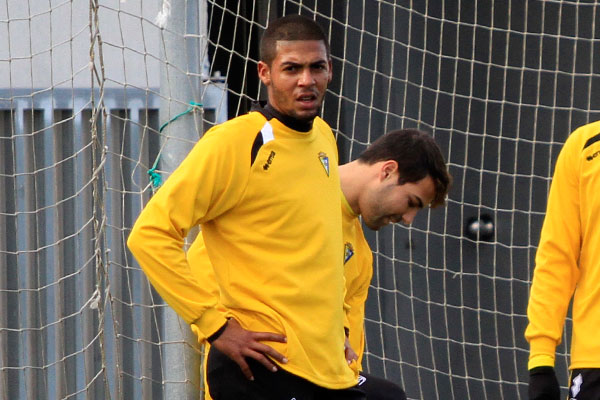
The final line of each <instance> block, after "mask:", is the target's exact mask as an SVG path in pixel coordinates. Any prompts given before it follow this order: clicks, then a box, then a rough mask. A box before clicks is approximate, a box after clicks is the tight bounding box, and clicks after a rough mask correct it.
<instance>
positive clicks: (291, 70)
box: [258, 40, 331, 121]
mask: <svg viewBox="0 0 600 400" xmlns="http://www.w3.org/2000/svg"><path fill="white" fill-rule="evenodd" d="M258 76H259V78H260V80H261V81H262V82H263V84H264V85H265V86H266V87H267V92H268V94H269V103H270V104H271V105H272V106H273V108H275V109H276V110H277V111H279V112H280V113H282V114H284V115H288V116H291V117H294V118H297V119H300V120H304V121H310V120H312V119H313V118H315V117H316V116H317V115H318V114H319V111H320V109H321V103H322V102H323V97H324V96H325V90H326V89H327V85H328V84H329V82H330V81H331V61H330V60H329V59H328V57H327V50H326V48H325V44H324V43H323V42H322V41H320V40H293V41H287V40H280V41H278V42H277V44H276V56H275V59H273V62H272V63H271V65H270V66H269V65H267V64H266V63H264V62H262V61H261V62H259V63H258Z"/></svg>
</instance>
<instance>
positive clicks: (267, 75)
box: [256, 61, 271, 86]
mask: <svg viewBox="0 0 600 400" xmlns="http://www.w3.org/2000/svg"><path fill="white" fill-rule="evenodd" d="M256 68H257V70H258V77H259V78H260V80H261V82H262V83H263V85H265V86H269V85H270V84H271V69H270V68H269V66H268V65H267V63H266V62H264V61H259V62H258V65H257V67H256Z"/></svg>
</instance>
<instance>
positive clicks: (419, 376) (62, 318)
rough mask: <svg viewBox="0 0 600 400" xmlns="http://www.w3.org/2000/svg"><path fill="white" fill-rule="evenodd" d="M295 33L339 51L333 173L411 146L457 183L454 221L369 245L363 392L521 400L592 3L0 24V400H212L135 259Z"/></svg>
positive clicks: (270, 10) (589, 60) (380, 6)
mask: <svg viewBox="0 0 600 400" xmlns="http://www.w3.org/2000/svg"><path fill="white" fill-rule="evenodd" d="M293 13H302V14H304V15H308V16H310V17H313V18H315V19H316V20H317V21H318V22H319V23H320V24H321V26H322V27H323V28H324V29H325V31H326V32H327V33H328V34H329V37H330V41H331V53H332V60H333V73H334V78H333V81H332V84H331V85H330V88H329V89H328V92H327V95H326V98H325V105H324V108H323V114H322V115H323V118H324V119H325V120H326V121H327V122H328V123H329V124H330V125H331V126H332V128H333V130H334V132H335V133H336V135H337V141H338V145H339V151H340V161H341V162H347V161H349V160H352V159H355V158H356V157H357V156H358V155H359V154H360V153H361V151H362V150H364V149H365V148H366V146H367V145H368V144H369V143H371V142H372V141H373V140H374V139H376V138H378V137H379V136H381V135H382V134H383V133H385V132H387V131H390V130H393V129H398V128H413V127H414V128H420V129H423V130H426V131H429V132H431V133H432V134H433V136H434V137H435V139H436V140H437V142H438V143H439V144H440V146H441V147H442V149H443V150H444V153H445V157H446V159H447V161H448V163H449V167H450V172H451V174H452V175H453V178H454V185H453V187H452V189H451V192H450V194H449V198H448V204H447V207H445V208H439V209H432V210H428V211H425V212H423V213H422V214H421V215H419V216H418V217H417V219H416V220H415V222H414V223H413V225H412V226H411V227H404V226H401V225H393V226H389V227H386V228H384V229H382V230H381V231H379V232H372V231H369V230H367V229H366V230H365V232H366V234H367V238H368V240H369V242H370V244H371V247H372V250H373V252H374V266H373V267H374V276H373V281H372V286H371V288H370V293H369V298H368V301H367V311H366V321H365V324H366V333H367V347H366V355H365V358H364V362H363V366H364V369H365V370H366V371H368V372H370V373H371V374H374V375H378V376H381V377H385V378H388V379H390V380H393V381H395V382H397V383H399V384H400V385H401V386H402V387H403V388H404V389H405V390H406V393H407V395H408V397H409V398H410V399H425V400H430V399H440V400H446V399H473V400H475V399H477V400H480V399H490V400H491V399H526V398H527V396H526V392H527V379H528V373H527V355H528V347H527V343H526V342H525V339H524V337H523V333H524V330H525V326H526V315H525V312H526V306H527V297H528V291H529V285H530V279H531V276H532V272H533V266H534V264H533V259H534V255H535V251H536V246H537V243H538V237H539V233H540V229H541V224H542V221H543V217H544V210H545V204H546V196H547V193H548V188H549V184H550V177H551V174H552V171H553V165H554V162H555V160H556V157H557V155H558V151H559V150H560V148H561V145H562V143H563V142H564V140H565V139H566V137H567V136H568V134H569V133H570V132H571V131H572V130H573V129H574V128H576V127H578V126H580V125H583V124H585V123H587V122H589V121H593V120H596V119H598V118H599V117H600V97H599V96H598V95H597V93H598V90H600V69H599V68H600V67H599V66H600V60H599V59H598V57H599V56H600V38H599V36H598V32H599V31H598V29H599V28H598V27H599V26H600V7H599V6H598V5H596V4H595V3H594V2H582V1H558V0H557V1H553V0H546V1H517V0H508V1H494V0H477V1H465V0H454V1H431V0H429V1H427V0H423V1H414V0H404V1H401V0H396V1H391V0H390V1H385V0H352V1H350V0H335V1H333V0H331V1H318V2H317V1H316V0H312V1H304V0H296V1H293V0H277V1H275V0H254V1H227V0H219V1H216V0H215V1H211V0H171V1H168V0H154V1H142V0H88V1H84V0H70V1H69V0H44V1H41V0H0V185H1V186H0V398H3V399H4V398H6V399H28V400H29V399H31V400H34V399H35V400H37V399H106V398H114V399H151V398H156V399H162V398H167V399H170V398H190V399H192V398H193V399H199V398H202V394H203V383H202V382H201V379H200V377H199V372H200V370H199V365H200V358H201V355H202V350H201V348H199V347H198V346H197V345H196V343H195V340H194V338H193V337H192V336H191V334H190V332H189V330H188V328H187V326H185V324H183V323H182V322H181V320H179V319H178V318H177V317H176V316H175V315H174V314H173V312H172V311H171V310H170V309H169V308H168V306H166V305H165V304H164V303H163V302H162V300H161V299H160V297H159V296H158V295H157V294H156V293H155V292H154V291H153V290H152V288H151V287H150V285H149V284H148V282H147V280H146V278H145V276H144V274H143V272H142V271H141V270H140V268H139V266H138V265H137V263H136V262H135V260H134V259H133V257H132V256H131V255H130V254H129V253H128V251H127V249H126V246H125V242H126V239H127V235H128V233H129V230H130V229H131V226H132V225H133V222H134V221H135V219H136V217H137V215H138V213H139V212H140V210H141V208H142V207H143V205H144V204H145V202H146V201H147V200H148V199H149V198H150V196H151V195H152V192H153V190H154V189H155V188H156V187H158V186H159V185H160V183H161V182H162V181H163V180H164V179H166V178H167V177H168V174H169V172H170V171H172V170H173V168H174V167H175V166H176V165H177V164H178V162H179V161H180V160H181V159H182V158H183V157H184V155H185V154H186V152H187V151H188V150H189V149H190V148H191V146H192V145H193V143H194V142H195V141H196V140H198V138H199V137H200V136H201V135H202V132H204V131H205V130H206V129H207V128H208V127H210V126H211V125H213V124H215V123H219V122H223V121H225V120H227V119H228V118H231V117H233V116H236V115H239V114H241V113H244V112H246V111H248V110H249V108H250V103H251V101H252V100H255V99H257V98H259V97H261V94H264V93H262V89H261V87H260V85H259V82H258V79H257V77H256V65H257V61H258V60H257V57H258V40H259V38H260V35H261V33H262V32H263V30H264V28H265V27H266V25H267V21H268V20H269V19H271V18H274V17H277V16H281V15H285V14H293ZM597 17H598V18H597ZM477 223H479V226H480V227H481V229H480V230H479V233H480V234H479V236H477V235H476V234H475V235H474V234H473V232H474V231H473V230H470V229H469V227H471V228H473V227H474V226H476V225H477ZM487 228H490V229H487ZM486 229H487V230H486ZM569 330H570V320H567V324H566V326H565V333H568V332H569ZM567 339H568V335H565V340H564V341H563V343H562V344H561V345H560V347H559V348H558V354H557V372H558V374H559V377H560V378H559V379H560V381H561V383H563V385H564V384H565V383H566V377H567V365H568V345H569V343H568V340H567ZM563 390H564V388H563ZM565 394H566V391H565Z"/></svg>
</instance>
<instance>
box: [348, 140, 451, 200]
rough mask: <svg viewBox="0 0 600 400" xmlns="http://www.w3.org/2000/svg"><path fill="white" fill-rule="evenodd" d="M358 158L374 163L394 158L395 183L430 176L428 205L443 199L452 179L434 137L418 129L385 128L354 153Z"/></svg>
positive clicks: (367, 162) (361, 160) (413, 180)
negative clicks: (432, 188)
mask: <svg viewBox="0 0 600 400" xmlns="http://www.w3.org/2000/svg"><path fill="white" fill-rule="evenodd" d="M358 160H359V161H360V162H363V163H366V164H374V163H376V162H379V161H387V160H394V161H396V162H397V163H398V173H399V175H400V179H399V181H398V184H400V185H402V184H404V183H408V182H417V181H420V180H421V179H423V178H425V177H426V176H427V175H429V176H431V178H432V179H433V182H434V183H435V192H436V193H435V197H434V199H433V201H432V202H431V206H432V207H437V206H439V205H443V204H444V203H445V199H446V195H447V194H448V190H449V189H450V185H451V183H452V177H451V176H450V174H449V173H448V168H447V166H446V162H445V161H444V156H443V155H442V151H441V150H440V148H439V146H438V145H437V143H436V142H435V140H434V139H433V138H432V137H431V136H430V135H429V134H428V133H426V132H423V131H420V130H418V129H401V130H396V131H392V132H389V133H387V134H385V135H383V136H381V137H380V138H378V139H377V140H375V141H374V142H373V143H371V145H370V146H369V147H368V148H367V149H366V150H365V151H364V152H363V153H362V154H361V155H360V157H358Z"/></svg>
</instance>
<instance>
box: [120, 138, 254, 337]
mask: <svg viewBox="0 0 600 400" xmlns="http://www.w3.org/2000/svg"><path fill="white" fill-rule="evenodd" d="M215 138H216V136H215V135H212V136H211V135H209V134H207V136H205V137H204V138H203V139H202V140H200V141H199V142H198V143H197V144H196V145H195V146H194V148H193V149H192V151H191V152H190V154H189V155H188V156H187V157H186V159H185V160H184V161H183V162H182V163H181V165H180V166H179V167H178V168H177V169H176V170H175V171H174V172H173V174H172V175H171V176H170V177H169V178H168V179H167V180H166V182H165V184H164V185H163V186H162V187H161V188H160V189H159V190H158V191H157V192H156V194H155V195H154V196H153V197H152V198H151V199H150V201H149V202H148V204H147V205H146V207H145V208H144V209H143V210H142V212H141V213H140V215H139V217H138V219H137V220H136V222H135V225H134V227H133V229H132V231H131V233H130V235H129V238H128V241H127V244H128V246H129V249H130V250H131V252H132V254H133V255H134V256H135V258H136V259H137V261H138V262H139V264H140V266H141V268H142V269H143V271H144V273H145V274H146V276H147V277H148V279H149V280H150V282H151V283H152V285H153V286H154V288H155V289H156V290H157V292H158V293H159V294H160V295H161V296H162V298H163V299H164V300H165V301H166V302H167V303H168V304H169V305H170V306H171V307H172V308H173V309H174V310H175V311H176V312H177V313H178V314H179V315H180V316H181V317H182V318H183V319H184V320H185V321H186V322H187V323H190V324H191V323H193V324H195V325H196V326H197V328H198V330H199V331H200V332H201V334H202V335H203V336H206V337H208V336H210V335H211V334H213V333H214V332H216V331H217V330H218V329H219V328H220V327H221V326H223V325H224V324H225V322H226V321H227V315H226V314H224V313H223V312H221V311H220V310H218V309H217V308H216V299H215V298H214V296H212V294H211V293H210V290H207V289H205V288H204V285H203V284H201V283H199V282H197V280H196V279H195V278H194V277H193V276H192V274H191V272H190V268H189V265H188V262H187V260H186V256H185V253H184V250H183V246H184V240H185V238H186V236H187V234H188V232H189V230H190V229H191V228H192V227H194V226H196V225H198V224H200V223H202V222H204V221H208V220H210V219H212V218H215V217H216V216H218V215H220V214H221V213H223V212H225V211H226V210H227V209H229V208H230V207H232V206H233V204H234V202H235V201H236V200H237V199H239V197H240V196H241V190H243V188H244V187H245V180H246V179H247V173H246V174H245V175H244V172H243V170H242V171H238V169H239V168H241V166H239V165H237V164H236V163H233V162H226V161H225V160H230V159H231V155H230V154H226V153H227V152H229V151H231V147H234V146H227V144H225V145H221V144H219V143H218V141H217V140H215Z"/></svg>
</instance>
